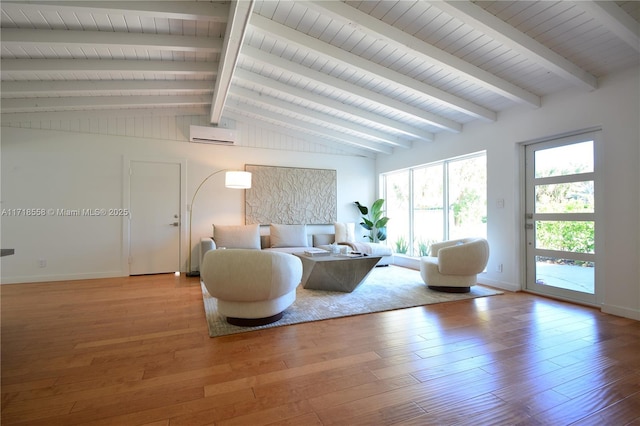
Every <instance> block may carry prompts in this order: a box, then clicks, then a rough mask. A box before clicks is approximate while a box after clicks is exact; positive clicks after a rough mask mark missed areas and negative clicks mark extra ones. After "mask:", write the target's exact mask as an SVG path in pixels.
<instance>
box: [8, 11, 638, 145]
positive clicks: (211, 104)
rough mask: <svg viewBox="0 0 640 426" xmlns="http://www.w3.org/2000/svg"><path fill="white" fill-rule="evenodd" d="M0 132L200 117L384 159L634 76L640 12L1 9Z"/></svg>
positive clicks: (636, 63)
mask: <svg viewBox="0 0 640 426" xmlns="http://www.w3.org/2000/svg"><path fill="white" fill-rule="evenodd" d="M1 9H2V21H1V27H2V32H1V37H2V39H1V45H2V53H1V63H0V66H1V73H2V86H1V94H2V104H1V112H2V120H3V121H37V120H45V119H54V118H55V119H57V118H64V117H71V116H78V115H86V116H96V115H99V116H118V115H120V116H122V115H125V116H131V115H154V114H160V113H162V114H164V115H167V114H169V115H206V116H207V122H210V123H211V125H212V126H217V125H220V124H221V123H227V122H235V121H238V120H245V121H246V120H253V121H256V122H263V123H265V124H268V125H270V126H278V127H281V128H283V129H287V131H290V132H300V133H301V134H305V135H312V136H313V137H314V138H315V140H317V141H320V142H321V143H325V144H327V145H334V146H341V147H345V148H348V149H352V150H354V152H366V153H368V154H374V155H375V154H390V153H392V152H393V151H394V150H397V149H405V148H409V147H411V146H412V144H416V143H427V142H430V141H433V140H434V138H435V136H436V135H437V134H438V133H440V132H454V133H457V132H462V131H464V125H465V124H467V123H469V122H472V121H475V120H481V121H486V122H491V121H496V120H497V117H498V113H499V112H501V111H504V110H507V109H509V108H513V107H516V106H525V107H526V108H532V109H535V108H541V107H544V105H543V104H544V102H543V98H544V96H545V95H549V94H552V93H554V92H558V91H562V90H565V89H569V88H576V89H578V90H584V91H592V90H597V87H598V78H600V77H603V76H606V75H607V74H610V73H614V72H617V71H621V70H624V69H628V68H632V67H636V66H638V65H639V64H640V29H639V27H640V24H639V22H640V2H636V1H615V2H613V1H603V2H593V1H576V2H571V1H451V2H442V1H427V0H424V1H406V0H402V1H391V0H388V1H373V0H366V1H347V2H340V1H327V0H319V1H285V0H283V1H255V2H253V1H245V0H241V1H238V2H236V1H234V2H210V1H99V2H98V1H28V2H26V1H11V0H3V1H2V4H1Z"/></svg>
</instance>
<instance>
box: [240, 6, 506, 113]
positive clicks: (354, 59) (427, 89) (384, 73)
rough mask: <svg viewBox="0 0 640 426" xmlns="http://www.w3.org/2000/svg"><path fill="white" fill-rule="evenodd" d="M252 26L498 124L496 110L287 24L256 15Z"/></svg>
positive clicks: (290, 43)
mask: <svg viewBox="0 0 640 426" xmlns="http://www.w3.org/2000/svg"><path fill="white" fill-rule="evenodd" d="M251 26H252V28H253V29H254V30H258V31H261V32H263V33H266V34H268V35H271V36H273V37H276V38H277V39H279V40H282V41H284V42H286V43H287V44H289V45H295V46H297V47H299V48H302V49H305V50H307V51H308V50H311V51H314V52H315V53H317V54H319V55H321V56H323V57H325V58H329V59H331V60H333V61H337V62H339V63H340V64H342V65H343V66H345V67H347V68H351V69H357V70H359V71H361V72H364V73H366V74H369V75H373V76H375V77H376V78H378V79H380V80H382V81H384V82H385V83H387V84H390V85H392V86H394V87H402V88H403V89H405V90H407V91H409V92H411V93H413V94H414V95H415V96H418V97H420V98H428V99H431V100H433V101H435V102H437V103H439V104H441V105H445V106H447V107H448V108H452V109H454V110H456V111H460V112H462V113H464V114H467V115H469V116H471V117H474V118H478V119H481V120H485V121H496V118H497V114H496V112H495V111H492V110H490V109H488V108H484V107H482V106H480V105H477V104H474V103H473V102H469V101H467V100H465V99H462V98H460V97H458V96H454V95H452V94H450V93H447V92H445V91H443V90H440V89H438V88H435V87H433V86H430V85H428V84H425V83H422V82H420V81H417V80H414V79H412V78H411V77H408V76H406V75H404V74H401V73H399V72H395V71H393V70H390V69H388V68H386V67H384V66H382V65H379V64H377V63H375V62H372V61H368V60H366V59H363V58H362V57H360V56H357V55H354V54H352V53H350V52H347V51H345V50H342V49H340V48H338V47H335V46H332V45H330V44H327V43H324V42H322V41H321V40H318V39H316V38H313V37H310V36H308V35H305V34H303V33H301V32H299V31H296V30H294V29H292V28H289V27H287V26H285V25H281V24H278V23H277V22H275V21H272V20H270V19H267V18H264V17H262V16H259V15H254V16H253V17H252V18H251Z"/></svg>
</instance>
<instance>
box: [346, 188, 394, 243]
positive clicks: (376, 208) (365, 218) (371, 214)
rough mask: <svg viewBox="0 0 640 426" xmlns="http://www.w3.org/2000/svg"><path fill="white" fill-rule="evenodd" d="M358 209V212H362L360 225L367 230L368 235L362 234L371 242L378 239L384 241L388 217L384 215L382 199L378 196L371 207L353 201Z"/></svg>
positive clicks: (375, 241)
mask: <svg viewBox="0 0 640 426" xmlns="http://www.w3.org/2000/svg"><path fill="white" fill-rule="evenodd" d="M354 204H355V205H356V206H357V207H358V210H360V214H362V222H360V225H361V226H362V227H363V228H364V229H366V230H367V231H369V235H364V236H365V237H368V238H369V241H370V242H372V243H377V242H378V241H384V240H386V239H387V222H388V221H389V218H388V217H386V216H384V213H385V212H384V210H382V205H383V204H384V199H383V198H380V199H378V200H376V201H374V203H373V204H372V205H371V209H369V208H368V207H367V206H363V205H362V204H360V203H359V202H358V201H356V202H355V203H354Z"/></svg>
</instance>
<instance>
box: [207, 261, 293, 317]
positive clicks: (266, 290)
mask: <svg viewBox="0 0 640 426" xmlns="http://www.w3.org/2000/svg"><path fill="white" fill-rule="evenodd" d="M200 277H201V280H202V282H203V283H204V285H205V287H206V288H207V291H208V292H209V294H210V295H211V296H213V297H215V298H216V299H217V303H218V312H219V313H220V314H222V315H224V316H225V317H226V320H227V322H228V323H230V324H234V325H239V326H258V325H265V324H269V323H272V322H275V321H278V320H279V319H281V318H282V316H283V313H284V310H285V309H287V308H288V307H289V306H291V305H292V304H293V302H294V301H295V300H296V287H298V285H299V284H300V280H301V279H302V262H301V261H300V258H298V257H296V256H290V255H288V254H286V253H279V252H275V251H267V250H247V249H237V250H210V251H208V252H207V253H206V254H205V256H204V260H203V263H202V270H201V271H200Z"/></svg>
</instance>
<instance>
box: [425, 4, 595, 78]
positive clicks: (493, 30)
mask: <svg viewBox="0 0 640 426" xmlns="http://www.w3.org/2000/svg"><path fill="white" fill-rule="evenodd" d="M422 1H427V2H428V3H430V4H432V5H434V6H435V7H437V8H438V9H440V10H442V11H443V12H445V13H447V14H448V15H451V16H452V17H454V18H456V19H459V20H461V21H462V22H464V23H466V24H469V25H471V26H472V27H474V28H476V29H479V30H481V31H482V32H484V33H485V34H487V35H488V36H489V37H492V38H494V39H496V40H498V41H499V42H501V43H504V44H505V45H506V46H508V47H510V48H511V49H514V50H517V51H519V52H521V53H522V54H523V55H525V56H527V57H528V58H529V59H530V60H532V61H534V62H537V63H539V64H541V65H542V66H544V67H545V68H546V69H548V70H549V71H551V72H553V73H554V74H556V75H558V76H560V77H562V78H564V79H566V80H567V81H570V82H572V83H573V84H576V85H578V86H580V87H582V88H584V89H587V90H594V89H596V88H597V87H598V82H597V79H596V78H595V77H594V76H593V75H591V74H589V73H588V72H586V71H585V70H583V69H582V68H580V67H578V66H577V65H576V64H574V63H573V62H570V61H568V60H567V59H565V58H563V57H562V56H560V55H558V54H557V53H555V52H554V51H553V50H551V49H549V48H547V47H545V46H544V45H542V44H540V43H538V42H537V41H536V40H534V39H533V38H531V37H529V36H528V35H526V34H524V33H522V32H520V31H518V30H517V29H515V28H514V27H512V26H511V25H509V24H508V23H506V22H504V21H503V20H501V19H499V18H497V17H496V16H494V15H492V14H491V13H489V12H487V11H485V10H484V9H482V8H481V7H479V6H476V5H475V4H473V3H471V2H469V1H467V0H459V1H454V2H444V1H439V0H422Z"/></svg>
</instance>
